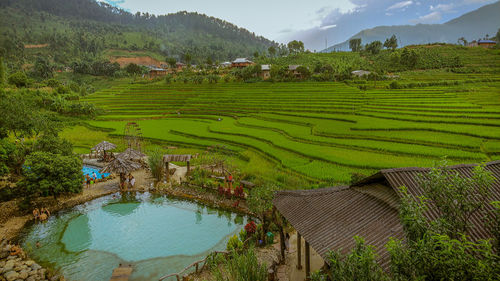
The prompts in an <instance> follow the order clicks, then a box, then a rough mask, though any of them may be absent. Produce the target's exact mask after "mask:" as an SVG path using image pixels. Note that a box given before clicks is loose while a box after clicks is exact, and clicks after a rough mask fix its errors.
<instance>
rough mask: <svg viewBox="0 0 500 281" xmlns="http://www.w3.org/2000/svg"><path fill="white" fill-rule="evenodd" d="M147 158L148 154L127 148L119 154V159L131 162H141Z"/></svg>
mask: <svg viewBox="0 0 500 281" xmlns="http://www.w3.org/2000/svg"><path fill="white" fill-rule="evenodd" d="M145 156H146V154H144V153H142V152H140V151H137V150H135V149H133V148H127V149H126V150H125V151H124V152H122V153H120V154H118V156H117V157H118V158H122V159H126V160H129V161H139V160H141V159H142V158H143V157H145Z"/></svg>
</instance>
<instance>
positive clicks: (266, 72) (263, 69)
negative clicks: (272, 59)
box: [260, 64, 271, 80]
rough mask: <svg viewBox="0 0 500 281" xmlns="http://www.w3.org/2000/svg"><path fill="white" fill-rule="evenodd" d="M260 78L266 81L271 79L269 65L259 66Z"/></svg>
mask: <svg viewBox="0 0 500 281" xmlns="http://www.w3.org/2000/svg"><path fill="white" fill-rule="evenodd" d="M260 77H261V78H262V79H263V80H267V79H269V78H271V65H270V64H263V65H261V66H260Z"/></svg>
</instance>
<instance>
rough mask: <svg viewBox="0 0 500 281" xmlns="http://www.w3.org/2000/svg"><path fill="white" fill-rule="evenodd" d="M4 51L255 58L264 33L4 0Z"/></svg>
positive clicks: (86, 3) (0, 22)
mask: <svg viewBox="0 0 500 281" xmlns="http://www.w3.org/2000/svg"><path fill="white" fill-rule="evenodd" d="M0 30H1V32H0V55H3V56H5V57H6V58H7V60H9V58H10V59H11V61H19V59H21V60H22V59H24V60H25V63H29V62H30V61H32V59H33V58H32V57H30V56H32V55H33V54H43V55H48V56H49V57H51V58H52V59H53V60H54V61H55V62H56V63H60V64H67V63H69V62H71V61H73V60H75V59H77V58H78V59H86V58H99V57H105V54H107V53H110V50H111V53H116V52H117V51H118V53H124V52H125V53H126V52H128V53H130V52H143V53H147V54H148V55H149V56H151V57H155V58H157V59H162V60H163V59H164V58H165V57H167V56H169V57H175V58H177V59H183V58H184V57H185V55H186V54H190V57H191V58H192V62H193V63H200V62H205V61H206V60H207V58H210V59H212V60H213V61H216V60H228V59H233V58H235V57H245V56H252V55H253V54H254V53H255V52H256V51H258V52H262V51H264V50H267V48H268V47H269V46H277V45H278V44H277V43H275V42H272V41H270V40H268V39H266V38H264V37H261V36H256V35H255V34H254V33H252V32H250V31H248V30H246V29H243V28H239V27H237V26H236V25H234V24H231V23H229V22H226V21H224V20H221V19H218V18H214V17H208V16H206V15H204V14H198V13H188V12H178V13H175V14H168V15H158V16H157V15H153V14H149V13H142V14H141V13H136V14H131V13H129V12H127V11H124V10H121V9H118V8H116V7H113V6H111V5H109V4H107V3H103V2H96V1H95V0H0Z"/></svg>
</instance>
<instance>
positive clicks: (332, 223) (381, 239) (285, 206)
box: [273, 184, 403, 268]
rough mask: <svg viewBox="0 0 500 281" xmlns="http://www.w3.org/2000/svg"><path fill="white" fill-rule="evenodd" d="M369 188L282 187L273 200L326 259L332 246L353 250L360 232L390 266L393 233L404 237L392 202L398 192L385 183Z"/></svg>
mask: <svg viewBox="0 0 500 281" xmlns="http://www.w3.org/2000/svg"><path fill="white" fill-rule="evenodd" d="M367 189H370V190H369V191H366V190H365V189H364V188H358V189H354V188H348V187H334V188H324V189H316V190H297V191H278V192H277V193H276V194H275V198H274V199H273V203H274V205H275V206H276V208H277V209H278V210H279V212H280V213H281V214H282V215H283V216H284V217H285V218H286V219H287V220H288V221H289V222H290V223H291V224H292V225H293V227H294V228H295V229H296V230H297V231H298V232H299V233H300V234H301V235H302V236H303V237H304V239H306V240H307V241H308V242H309V243H310V245H311V247H312V248H313V249H314V250H315V251H316V252H317V253H318V254H319V255H321V256H322V257H323V259H324V260H325V261H328V259H327V253H328V252H329V251H330V250H332V249H335V250H339V249H342V250H343V251H344V252H347V251H349V250H350V249H351V248H352V247H353V246H354V245H355V241H354V238H353V237H354V236H355V235H359V236H362V237H363V238H364V239H365V240H366V242H367V243H368V244H370V245H373V246H375V249H376V252H377V254H378V261H379V262H380V264H381V265H382V266H383V267H384V268H387V266H388V263H389V253H388V252H387V250H385V248H384V245H385V244H386V243H387V242H388V240H389V237H397V238H402V237H403V229H402V226H401V224H400V223H399V217H398V210H397V208H395V207H394V206H392V202H397V195H396V194H395V193H394V192H390V188H389V187H387V186H384V185H381V184H379V185H372V186H370V187H369V188H367ZM387 189H389V191H388V190H387Z"/></svg>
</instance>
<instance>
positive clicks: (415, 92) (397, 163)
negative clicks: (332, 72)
mask: <svg viewBox="0 0 500 281" xmlns="http://www.w3.org/2000/svg"><path fill="white" fill-rule="evenodd" d="M408 50H415V52H416V53H418V54H422V55H421V57H420V56H419V57H420V58H421V59H419V61H418V63H417V65H422V66H424V69H425V65H427V64H428V63H429V62H430V60H429V62H428V61H427V55H424V53H425V52H431V53H432V54H433V55H431V56H430V57H431V58H432V57H434V58H435V57H446V54H447V53H449V52H451V54H452V55H451V56H454V54H456V55H458V56H459V57H460V60H461V61H462V62H463V64H464V66H462V67H457V68H453V69H454V70H457V71H450V70H449V69H448V68H438V69H434V68H433V69H429V70H425V71H422V70H407V71H402V72H399V73H398V76H399V78H397V80H394V79H388V78H385V79H383V80H378V81H376V80H370V79H371V78H366V79H352V78H349V79H343V80H344V81H343V83H340V82H333V83H332V82H330V83H313V82H301V83H267V82H260V83H233V82H227V80H225V79H224V81H219V83H209V81H204V80H203V78H202V80H201V81H200V83H184V81H182V79H179V78H175V79H174V80H173V81H171V82H170V83H165V82H164V81H158V82H153V83H145V84H143V83H140V84H139V83H137V84H122V85H120V86H115V87H112V88H110V89H106V90H103V91H99V92H97V93H95V94H93V95H90V96H87V97H85V98H84V100H85V101H86V102H89V103H92V104H96V105H97V106H98V107H100V108H101V109H102V110H104V112H105V113H104V114H103V115H100V116H99V117H98V118H97V119H96V120H94V121H90V122H88V124H89V125H91V126H94V127H101V128H103V129H106V130H114V132H113V133H112V135H115V136H119V135H120V134H121V132H122V131H123V126H124V125H125V123H126V122H127V121H129V120H134V121H137V122H138V124H140V126H141V128H142V133H143V135H144V137H146V138H148V139H149V140H151V141H153V142H158V143H165V144H171V145H175V146H181V147H186V148H191V149H193V151H197V150H198V149H199V148H200V147H207V146H213V145H215V144H225V145H226V146H227V148H228V149H230V150H232V151H233V152H234V154H235V155H236V156H235V157H236V159H237V162H238V163H237V165H238V166H240V165H243V166H244V167H245V169H247V168H249V167H251V169H252V170H253V172H255V171H256V170H260V172H259V173H258V174H259V177H264V178H266V179H271V180H273V181H274V182H277V183H279V184H280V186H282V185H283V182H287V181H289V180H283V179H280V177H282V176H278V175H276V173H275V169H271V170H270V169H269V167H272V166H276V167H277V169H278V170H279V171H282V172H285V173H286V174H287V175H286V176H285V177H287V178H295V179H299V180H298V181H295V180H292V181H295V184H299V185H302V187H303V185H304V181H306V182H309V184H306V185H311V186H313V185H314V184H320V185H323V184H333V183H347V182H350V180H351V177H352V174H353V173H357V174H363V175H369V174H371V173H373V172H374V171H376V170H378V169H384V168H391V167H406V166H427V167H429V166H432V165H433V163H434V162H435V161H436V160H439V159H441V158H442V157H443V156H447V157H448V159H449V161H450V162H452V163H473V162H480V161H486V160H492V159H499V158H498V157H499V153H498V149H497V145H496V144H497V143H498V142H499V141H500V137H499V136H500V127H499V125H500V123H499V120H500V104H499V103H498V102H496V101H497V100H498V97H499V94H498V88H499V85H500V81H498V78H496V75H497V74H498V71H499V69H498V65H499V64H498V62H499V59H498V56H497V52H498V51H496V50H484V49H469V48H467V49H465V48H461V47H456V46H435V47H432V48H427V47H426V46H423V47H421V48H413V49H412V48H408ZM403 51H404V50H403ZM397 52H402V51H401V50H397V51H394V52H392V51H391V50H382V51H381V52H380V54H378V55H369V56H365V55H363V54H359V53H333V54H306V53H301V54H297V55H293V56H288V57H283V58H274V59H272V61H273V63H274V64H277V65H286V64H293V63H297V64H301V63H302V62H304V65H305V66H309V68H310V69H311V68H313V67H314V66H315V65H316V64H321V65H323V66H325V65H334V64H336V66H339V64H340V63H339V61H341V62H342V61H343V62H344V63H345V64H346V65H347V66H345V70H344V72H345V73H349V72H350V70H352V69H356V68H355V67H358V66H359V67H361V66H363V65H365V66H367V65H368V63H367V59H376V61H379V60H380V61H383V58H384V57H385V56H386V54H389V55H390V54H394V53H397ZM263 60H265V59H264V58H263ZM269 60H271V59H269ZM306 62H307V63H308V64H306ZM380 64H382V62H380ZM373 67H377V66H376V65H375V66H373ZM332 68H333V67H332ZM340 68H342V67H340V66H339V68H338V69H340ZM467 68H471V69H472V68H474V69H476V71H477V72H474V73H466V74H465V73H461V72H460V71H458V70H462V69H467ZM201 77H203V76H201ZM349 77H350V75H349ZM395 82H396V83H397V87H394V86H391V85H392V84H393V83H395ZM96 141H97V140H95V141H94V142H96ZM75 145H77V146H83V145H82V144H79V143H78V142H76V143H75ZM249 154H250V155H251V156H250V159H249V158H248V157H247V156H248V155H249ZM257 155H260V156H259V159H262V157H263V158H264V159H266V163H269V165H265V166H264V167H265V168H263V169H259V167H253V165H248V163H250V162H252V161H253V159H255V157H256V156H257ZM260 165H262V164H259V165H258V166H260ZM240 167H242V166H240ZM283 176H284V175H283ZM293 186H294V185H293V184H292V185H291V186H286V187H285V186H284V187H285V188H293Z"/></svg>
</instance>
